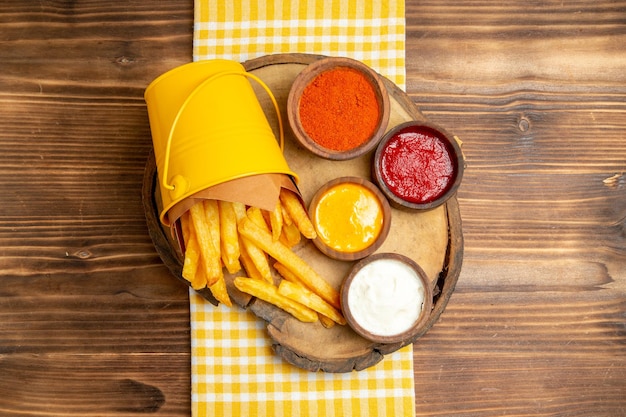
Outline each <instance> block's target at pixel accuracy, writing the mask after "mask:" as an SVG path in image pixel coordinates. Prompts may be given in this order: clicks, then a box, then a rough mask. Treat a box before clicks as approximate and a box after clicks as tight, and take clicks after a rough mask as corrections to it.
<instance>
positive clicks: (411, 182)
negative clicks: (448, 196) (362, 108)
mask: <svg viewBox="0 0 626 417" xmlns="http://www.w3.org/2000/svg"><path fill="white" fill-rule="evenodd" d="M448 146H449V145H447V144H446V142H445V141H444V140H442V139H440V138H439V137H438V135H437V132H436V131H434V130H431V129H429V128H427V127H408V128H406V129H403V130H401V131H399V132H398V133H396V134H395V135H394V136H393V137H392V138H391V139H389V141H388V142H387V143H386V144H385V145H384V148H383V149H382V152H381V158H380V173H381V177H382V179H383V181H384V182H385V184H386V185H387V188H389V190H390V191H391V192H392V193H394V194H395V195H396V196H398V197H399V198H401V199H403V200H405V201H408V202H410V203H418V204H421V203H430V202H431V201H434V200H436V199H437V198H439V197H440V196H441V195H442V194H443V193H445V192H446V191H447V189H448V187H449V186H451V185H452V183H453V182H454V178H455V174H456V173H455V164H454V162H453V160H452V158H451V156H450V154H451V151H450V150H449V148H448Z"/></svg>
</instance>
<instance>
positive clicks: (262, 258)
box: [242, 207, 274, 284]
mask: <svg viewBox="0 0 626 417" xmlns="http://www.w3.org/2000/svg"><path fill="white" fill-rule="evenodd" d="M246 218H248V219H250V220H252V221H253V222H254V223H255V224H256V225H257V226H259V227H261V228H262V229H263V230H265V231H266V232H268V233H269V226H268V225H267V223H265V219H264V218H263V214H262V213H261V209H259V208H257V207H249V208H248V209H247V210H246ZM242 242H243V246H244V248H245V250H246V252H247V253H248V256H249V257H250V260H251V261H252V263H253V264H254V266H255V267H256V269H257V271H258V272H259V275H260V276H261V278H262V279H263V280H265V281H267V282H268V283H270V284H273V283H274V278H273V277H272V270H271V268H270V263H269V259H267V254H266V253H265V252H263V251H262V250H261V249H260V248H259V247H258V246H257V245H256V244H254V243H253V242H251V241H250V240H249V239H246V238H245V237H243V238H242Z"/></svg>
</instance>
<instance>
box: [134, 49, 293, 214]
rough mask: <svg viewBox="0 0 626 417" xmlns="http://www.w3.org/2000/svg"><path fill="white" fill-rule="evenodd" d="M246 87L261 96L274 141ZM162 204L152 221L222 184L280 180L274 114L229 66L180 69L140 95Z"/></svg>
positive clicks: (282, 163) (240, 70)
mask: <svg viewBox="0 0 626 417" xmlns="http://www.w3.org/2000/svg"><path fill="white" fill-rule="evenodd" d="M249 79H253V80H254V81H256V82H258V83H259V84H260V85H261V86H262V87H263V89H264V90H265V91H266V92H267V93H268V94H269V96H270V98H271V100H272V103H273V104H274V107H275V110H276V112H277V116H278V122H279V131H280V140H277V139H276V136H275V135H274V133H273V131H272V128H271V127H270V125H269V123H268V121H267V118H266V117H265V114H264V113H263V109H262V107H261V104H260V103H259V101H258V99H257V97H256V95H255V93H254V90H253V88H252V85H251V84H250V81H249ZM144 97H145V100H146V104H147V107H148V117H149V119H150V128H151V131H152V142H153V146H154V154H155V159H156V165H157V171H158V176H159V188H160V192H161V199H162V203H163V204H162V209H161V213H160V216H159V217H160V220H161V222H162V223H163V224H165V225H170V221H169V219H168V216H167V213H168V211H169V210H170V209H171V208H172V207H173V206H175V205H176V204H177V203H179V202H180V201H182V200H184V199H186V198H188V197H190V196H192V195H194V194H195V193H197V192H199V191H201V190H204V189H206V188H208V187H212V186H214V185H217V184H221V183H223V182H226V181H230V180H234V179H238V178H243V177H246V176H251V175H258V174H287V175H290V176H292V177H293V178H294V179H296V180H297V175H296V174H295V173H294V172H292V171H291V170H290V169H289V166H288V165H287V161H286V160H285V158H284V156H283V153H282V147H283V126H282V120H281V117H280V111H279V109H278V105H277V103H276V100H275V99H274V97H273V95H272V93H271V91H270V89H269V88H268V87H267V86H266V85H265V84H264V83H263V82H262V81H261V80H260V79H258V78H257V77H255V76H254V75H252V74H250V73H247V72H246V71H245V69H244V67H243V66H242V65H241V64H240V63H238V62H235V61H229V60H207V61H198V62H193V63H189V64H185V65H182V66H180V67H178V68H175V69H173V70H171V71H168V72H166V73H165V74H163V75H161V76H160V77H158V78H157V79H155V80H154V81H153V82H152V83H151V84H150V85H149V86H148V88H147V89H146V91H145V94H144Z"/></svg>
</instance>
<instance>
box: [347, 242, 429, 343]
mask: <svg viewBox="0 0 626 417" xmlns="http://www.w3.org/2000/svg"><path fill="white" fill-rule="evenodd" d="M432 303H433V293H432V287H431V285H430V280H429V279H428V277H427V276H426V273H425V272H424V271H423V269H422V268H421V267H420V266H419V265H418V264H417V263H416V262H415V261H413V260H412V259H410V258H408V257H406V256H404V255H401V254H397V253H378V254H374V255H370V256H368V257H367V258H364V259H362V260H361V261H359V262H358V263H356V264H355V265H354V267H353V268H352V269H351V271H350V273H349V274H348V276H347V277H346V279H345V280H344V282H343V284H342V287H341V308H342V310H343V313H344V316H345V317H346V320H347V322H348V324H349V325H350V327H352V329H353V330H354V331H355V332H356V333H357V334H359V335H360V336H362V337H364V338H366V339H368V340H371V341H372V342H377V343H398V342H405V341H408V340H412V338H414V337H415V336H416V335H418V334H419V333H420V332H422V331H423V330H424V326H425V325H426V323H427V321H428V317H429V316H430V311H431V309H432Z"/></svg>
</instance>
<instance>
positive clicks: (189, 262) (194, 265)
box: [182, 234, 200, 282]
mask: <svg viewBox="0 0 626 417" xmlns="http://www.w3.org/2000/svg"><path fill="white" fill-rule="evenodd" d="M199 264H200V247H199V246H198V240H197V239H196V235H195V234H192V235H191V236H189V238H188V239H186V243H185V260H184V262H183V272H182V276H183V278H185V279H186V280H187V281H189V282H194V278H195V276H196V274H197V272H198V266H199Z"/></svg>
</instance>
